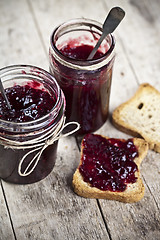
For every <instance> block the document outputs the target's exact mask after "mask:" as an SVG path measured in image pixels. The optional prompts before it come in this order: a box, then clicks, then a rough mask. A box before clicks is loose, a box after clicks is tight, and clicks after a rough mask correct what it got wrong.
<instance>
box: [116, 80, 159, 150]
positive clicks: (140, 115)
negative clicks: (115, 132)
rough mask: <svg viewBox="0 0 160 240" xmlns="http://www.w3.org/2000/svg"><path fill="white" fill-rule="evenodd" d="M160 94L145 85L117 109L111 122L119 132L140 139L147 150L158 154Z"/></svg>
mask: <svg viewBox="0 0 160 240" xmlns="http://www.w3.org/2000/svg"><path fill="white" fill-rule="evenodd" d="M159 116H160V92H158V91H157V90H156V89H155V88H154V87H152V86H151V85H149V84H147V83H145V84H141V85H140V87H139V89H138V90H137V92H136V93H135V95H134V96H133V97H132V98H131V99H130V100H128V101H127V102H125V103H123V104H121V105H120V106H119V107H117V108H116V109H115V110H114V111H113V114H112V122H113V124H114V125H115V127H117V128H118V129H119V130H121V131H123V132H125V133H127V134H130V135H132V136H134V137H142V138H144V139H145V140H146V141H147V142H148V143H149V148H150V149H152V150H154V151H156V152H160V119H159Z"/></svg>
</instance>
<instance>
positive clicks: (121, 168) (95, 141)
mask: <svg viewBox="0 0 160 240" xmlns="http://www.w3.org/2000/svg"><path fill="white" fill-rule="evenodd" d="M82 148H83V151H82V159H81V160H82V164H81V165H80V167H79V171H80V173H81V175H82V176H83V179H84V181H85V182H87V183H89V184H90V185H91V186H92V187H96V188H98V189H100V190H104V191H106V190H109V191H114V192H116V191H117V192H123V191H125V189H126V188H127V184H129V183H134V182H136V179H137V178H136V176H135V172H136V171H137V165H136V163H135V162H134V159H135V158H136V157H138V150H137V147H136V146H135V145H134V143H133V140H132V139H128V140H120V139H114V138H110V139H106V138H104V137H102V136H100V135H95V134H87V135H86V136H85V137H84V139H83V142H82Z"/></svg>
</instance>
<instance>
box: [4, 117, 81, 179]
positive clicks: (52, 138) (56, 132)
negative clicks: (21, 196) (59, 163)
mask: <svg viewBox="0 0 160 240" xmlns="http://www.w3.org/2000/svg"><path fill="white" fill-rule="evenodd" d="M65 120H66V118H65V117H64V116H62V118H61V120H60V122H59V123H58V126H57V125H56V127H53V128H51V129H50V130H49V131H48V132H47V133H45V134H43V136H40V137H38V138H35V139H32V140H29V141H26V142H19V141H12V140H7V142H6V139H5V138H3V137H0V139H1V140H3V143H2V144H3V145H4V148H11V149H31V150H30V151H28V152H27V153H26V154H25V155H24V156H23V157H22V159H21V160H20V162H19V165H18V174H19V175H20V176H22V177H26V176H28V175H30V174H31V173H32V172H33V171H34V169H35V167H36V166H37V164H38V162H39V160H40V157H41V155H42V153H43V151H44V150H45V149H46V148H47V147H48V146H49V145H52V144H53V143H54V142H56V141H57V140H59V139H60V138H64V137H67V136H69V135H71V134H73V133H74V132H76V131H77V130H78V129H79V128H80V124H79V123H77V122H68V123H66V124H65ZM72 124H75V125H77V126H76V128H75V129H73V130H72V131H70V132H67V133H66V134H62V135H61V132H62V131H63V130H64V129H65V128H66V127H67V126H69V125H72ZM33 148H34V149H33ZM36 151H38V153H37V154H36V155H35V156H34V157H33V158H32V160H31V161H30V162H29V164H28V166H27V167H26V168H25V170H24V172H22V164H23V162H24V160H25V159H26V157H27V156H28V155H30V154H32V153H34V152H36ZM33 163H34V165H33V166H32V168H31V169H30V170H29V171H28V169H29V168H30V166H31V165H32V164H33Z"/></svg>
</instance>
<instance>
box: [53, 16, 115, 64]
mask: <svg viewBox="0 0 160 240" xmlns="http://www.w3.org/2000/svg"><path fill="white" fill-rule="evenodd" d="M78 23H81V26H82V25H87V24H89V25H91V26H93V27H95V28H97V29H98V30H100V31H101V32H102V31H103V29H102V24H101V23H100V22H98V21H95V20H92V19H89V18H75V19H70V20H68V21H66V22H63V23H62V24H60V25H58V26H57V27H56V28H55V29H54V30H53V32H52V34H51V36H50V46H51V49H52V50H54V51H55V53H56V54H57V56H58V57H59V58H60V59H63V61H64V62H65V63H67V65H68V63H70V64H73V66H74V65H77V66H78V65H80V66H81V67H82V68H83V67H84V68H85V67H86V66H91V65H92V66H94V65H96V64H98V63H101V62H103V61H104V60H106V59H107V60H108V58H109V56H110V55H112V53H113V50H114V48H115V38H114V36H113V35H112V34H108V35H107V37H109V38H110V39H111V45H110V46H109V49H108V51H107V52H106V53H105V54H103V56H101V57H99V58H98V59H91V60H80V59H73V58H70V57H67V56H65V55H63V54H62V53H61V51H60V50H59V49H58V48H57V47H56V44H55V41H53V38H54V36H55V34H56V33H57V31H58V30H59V29H60V28H63V27H65V26H66V25H67V24H73V25H77V24H78ZM107 37H106V38H107ZM112 57H113V56H111V58H112Z"/></svg>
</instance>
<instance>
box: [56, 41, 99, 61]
mask: <svg viewBox="0 0 160 240" xmlns="http://www.w3.org/2000/svg"><path fill="white" fill-rule="evenodd" d="M72 45H73V43H72ZM75 45H76V44H75ZM92 50H93V46H91V45H86V44H83V45H80V46H74V45H73V46H71V45H70V44H67V45H65V46H64V47H62V48H61V49H60V52H61V53H62V54H63V55H65V56H66V57H70V58H73V59H76V60H87V58H88V56H89V54H90V53H91V51H92ZM103 55H104V54H103V53H102V52H101V51H99V50H98V51H97V52H96V54H95V55H94V58H93V59H98V58H100V57H102V56H103Z"/></svg>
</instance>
